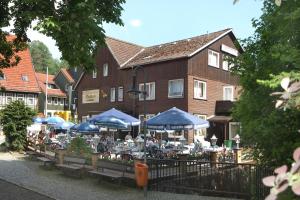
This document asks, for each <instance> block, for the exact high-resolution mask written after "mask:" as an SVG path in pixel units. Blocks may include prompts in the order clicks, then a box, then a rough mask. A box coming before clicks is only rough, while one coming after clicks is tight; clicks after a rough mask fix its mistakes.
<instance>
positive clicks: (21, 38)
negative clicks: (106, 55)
mask: <svg viewBox="0 0 300 200" xmlns="http://www.w3.org/2000/svg"><path fill="white" fill-rule="evenodd" d="M123 3H125V0H101V1H100V0H72V1H70V0H61V1H57V0H55V1H54V0H50V1H45V0H2V1H1V2H0V28H1V27H5V26H8V25H9V21H10V20H11V19H14V24H13V25H14V29H13V30H12V31H13V33H14V34H15V35H16V36H17V39H16V40H15V41H14V44H12V43H9V42H7V41H6V38H5V36H6V35H7V33H5V32H3V31H2V30H1V29H0V54H2V55H3V56H4V58H1V59H0V68H3V67H7V66H13V65H14V64H15V63H11V61H10V59H11V58H13V57H14V56H15V54H14V53H15V52H16V51H17V50H21V49H24V48H25V47H26V42H28V38H27V35H26V31H27V30H28V28H30V27H31V26H32V22H33V21H34V20H37V25H36V26H34V27H33V28H34V29H35V30H38V31H39V32H41V33H43V34H45V35H46V36H49V37H52V38H53V39H54V40H55V41H56V44H57V46H58V48H59V50H60V51H61V52H62V58H63V59H65V60H66V61H68V63H69V64H70V65H71V66H79V67H83V68H85V69H88V70H90V69H93V67H94V65H95V61H94V56H95V53H96V51H97V47H99V46H100V45H104V37H105V35H104V33H105V31H104V29H103V23H104V22H106V23H115V24H118V25H123V23H122V21H121V18H120V16H121V11H122V10H123V8H122V4H123ZM20 47H22V48H20Z"/></svg>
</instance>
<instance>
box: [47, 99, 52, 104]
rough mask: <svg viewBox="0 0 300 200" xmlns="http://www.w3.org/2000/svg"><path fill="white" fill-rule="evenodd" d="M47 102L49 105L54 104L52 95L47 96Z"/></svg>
mask: <svg viewBox="0 0 300 200" xmlns="http://www.w3.org/2000/svg"><path fill="white" fill-rule="evenodd" d="M47 104H48V105H50V104H52V97H47Z"/></svg>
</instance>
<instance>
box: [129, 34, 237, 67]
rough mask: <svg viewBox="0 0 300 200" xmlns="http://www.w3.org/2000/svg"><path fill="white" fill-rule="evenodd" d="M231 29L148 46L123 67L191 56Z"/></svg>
mask: <svg viewBox="0 0 300 200" xmlns="http://www.w3.org/2000/svg"><path fill="white" fill-rule="evenodd" d="M231 31H232V30H231V29H225V30H221V31H217V32H213V33H208V34H204V35H200V36H196V37H192V38H188V39H184V40H178V41H174V42H170V43H165V44H160V45H155V46H151V47H146V48H145V50H144V51H142V52H140V53H139V54H138V55H137V56H135V57H134V58H133V59H131V60H130V61H129V62H128V63H127V64H126V65H125V66H124V67H123V68H128V67H132V66H137V65H144V64H150V63H156V62H161V61H166V60H173V59H178V58H183V57H190V56H192V55H194V54H195V53H197V52H199V51H200V50H201V49H202V48H204V47H206V46H207V45H209V44H210V43H212V42H214V41H215V40H217V39H219V38H220V37H222V36H224V35H226V34H228V33H229V32H231Z"/></svg>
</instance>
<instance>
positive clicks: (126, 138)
mask: <svg viewBox="0 0 300 200" xmlns="http://www.w3.org/2000/svg"><path fill="white" fill-rule="evenodd" d="M125 140H132V136H131V135H130V132H129V133H128V134H127V135H126V136H125Z"/></svg>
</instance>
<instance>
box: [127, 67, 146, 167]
mask: <svg viewBox="0 0 300 200" xmlns="http://www.w3.org/2000/svg"><path fill="white" fill-rule="evenodd" d="M139 69H141V70H142V71H143V75H144V90H143V91H141V90H139V88H138V85H137V83H136V77H137V71H138V70H139ZM127 93H128V94H129V96H130V97H131V98H133V99H137V98H139V96H140V95H142V96H143V101H144V102H143V104H144V120H143V135H144V162H145V164H146V163H147V158H146V96H147V92H146V74H145V70H144V68H143V67H142V66H137V67H136V68H134V69H133V75H132V88H131V89H130V90H128V91H127Z"/></svg>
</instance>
